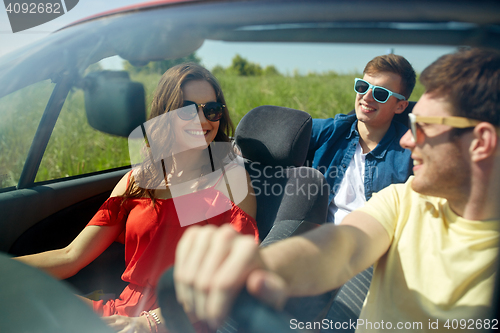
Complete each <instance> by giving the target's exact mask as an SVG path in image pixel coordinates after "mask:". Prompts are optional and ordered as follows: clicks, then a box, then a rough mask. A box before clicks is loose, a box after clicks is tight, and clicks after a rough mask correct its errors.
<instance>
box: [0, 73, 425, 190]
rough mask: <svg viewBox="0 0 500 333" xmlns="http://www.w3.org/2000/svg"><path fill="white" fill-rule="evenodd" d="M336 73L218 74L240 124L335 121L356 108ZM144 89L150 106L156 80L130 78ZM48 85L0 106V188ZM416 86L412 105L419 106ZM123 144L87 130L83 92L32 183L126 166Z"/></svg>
mask: <svg viewBox="0 0 500 333" xmlns="http://www.w3.org/2000/svg"><path fill="white" fill-rule="evenodd" d="M356 76H358V77H359V75H354V74H352V75H337V74H335V73H325V74H309V75H305V76H300V75H295V76H281V75H270V76H254V77H242V76H236V75H231V74H220V75H218V80H219V82H220V84H221V86H222V89H223V91H224V95H225V98H226V103H227V105H228V108H229V111H230V116H231V119H232V120H233V122H234V124H235V125H236V124H238V122H239V121H240V119H241V118H242V117H243V116H244V115H245V114H246V113H247V112H248V111H249V110H251V109H253V108H255V107H257V106H259V105H266V104H268V105H279V106H284V107H289V108H294V109H299V110H303V111H306V112H308V113H310V114H311V116H312V117H313V118H327V117H334V116H335V115H336V114H338V113H347V112H349V111H350V110H352V109H353V107H354V98H355V93H354V91H353V88H352V87H353V83H354V78H355V77H356ZM131 79H132V80H133V81H138V82H141V83H143V85H144V88H145V91H146V103H147V108H148V109H149V104H150V102H151V100H152V96H153V93H154V90H155V88H156V85H157V83H158V81H159V79H160V75H158V74H144V73H138V74H131ZM52 88H53V86H52V84H50V83H48V82H46V83H40V84H37V85H34V86H33V87H28V88H24V89H22V90H20V91H18V92H16V93H13V94H11V95H9V96H6V97H4V98H2V99H1V100H0V120H1V122H0V188H3V187H7V186H13V185H15V184H16V183H17V180H18V179H19V175H20V173H21V170H22V167H23V163H24V160H25V158H26V155H27V152H28V149H29V146H30V144H31V141H32V139H33V135H34V133H35V131H36V126H37V124H38V122H39V120H40V117H41V115H42V113H43V110H44V108H45V105H46V103H47V101H48V98H49V95H50V92H51V89H52ZM421 94H422V87H421V86H420V85H417V87H416V88H415V91H414V93H413V95H412V98H411V100H417V99H418V98H419V97H420V95H421ZM129 163H130V160H129V155H128V145H127V139H126V138H119V137H114V136H111V135H108V134H104V133H101V132H99V131H96V130H94V129H93V128H91V127H90V126H89V125H88V123H87V119H86V115H85V107H84V98H83V92H82V91H81V90H74V91H72V92H70V94H69V96H68V98H67V99H66V102H65V104H64V106H63V109H62V111H61V114H60V117H59V119H58V120H57V124H56V126H55V128H54V131H53V134H52V137H51V139H50V141H49V144H48V146H47V149H46V152H45V155H44V157H43V160H42V163H41V165H40V169H39V171H38V174H37V177H36V181H44V180H49V179H57V178H63V177H68V176H73V175H79V174H84V173H89V172H94V171H100V170H106V169H110V168H114V167H119V166H124V165H128V164H129Z"/></svg>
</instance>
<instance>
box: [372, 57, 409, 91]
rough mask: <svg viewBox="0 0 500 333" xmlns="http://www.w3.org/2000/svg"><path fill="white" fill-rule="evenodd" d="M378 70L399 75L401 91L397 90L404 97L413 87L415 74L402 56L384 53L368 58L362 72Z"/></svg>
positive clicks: (375, 71)
mask: <svg viewBox="0 0 500 333" xmlns="http://www.w3.org/2000/svg"><path fill="white" fill-rule="evenodd" d="M380 72H390V73H394V74H397V75H399V76H400V77H401V91H397V92H398V93H400V94H401V95H403V96H404V97H406V99H409V98H410V95H411V93H412V91H413V88H415V81H416V74H415V70H413V67H412V66H411V64H410V63H409V62H408V60H406V59H405V58H404V57H402V56H400V55H395V54H385V55H381V56H378V57H375V58H373V59H372V60H370V61H369V62H368V63H367V64H366V66H365V69H364V71H363V74H375V73H380Z"/></svg>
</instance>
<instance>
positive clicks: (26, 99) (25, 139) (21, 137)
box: [0, 80, 55, 189]
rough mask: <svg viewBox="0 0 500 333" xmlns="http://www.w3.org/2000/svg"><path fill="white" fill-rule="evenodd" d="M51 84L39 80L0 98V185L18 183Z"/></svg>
mask: <svg viewBox="0 0 500 333" xmlns="http://www.w3.org/2000/svg"><path fill="white" fill-rule="evenodd" d="M54 86H55V84H53V83H51V81H50V80H45V81H40V82H38V83H35V84H32V85H30V86H27V87H24V88H22V89H19V90H17V91H15V92H13V93H10V94H8V95H6V96H3V97H2V98H0V189H2V188H6V187H11V186H15V185H16V184H17V182H18V180H19V177H20V175H21V172H22V170H23V166H24V161H25V160H26V156H27V154H28V151H29V149H30V146H31V142H32V141H33V137H34V135H35V132H36V130H37V126H38V123H39V122H40V119H41V117H42V114H43V112H44V110H45V106H46V105H47V102H48V100H49V98H50V94H51V92H52V90H53V89H54Z"/></svg>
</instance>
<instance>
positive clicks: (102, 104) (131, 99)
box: [83, 71, 146, 137]
mask: <svg viewBox="0 0 500 333" xmlns="http://www.w3.org/2000/svg"><path fill="white" fill-rule="evenodd" d="M83 90H84V92H85V111H86V113H87V120H88V122H89V125H90V126H92V127H93V128H95V129H96V130H99V131H101V132H105V133H108V134H113V135H118V136H123V137H128V136H129V134H130V132H132V130H134V129H135V128H136V127H137V126H140V125H141V124H142V123H144V122H145V121H146V103H145V99H146V98H145V93H144V86H143V85H142V84H141V83H139V82H132V81H131V80H130V77H129V75H128V72H126V71H100V72H91V73H89V74H88V75H87V76H86V77H85V79H84V84H83Z"/></svg>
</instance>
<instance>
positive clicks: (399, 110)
mask: <svg viewBox="0 0 500 333" xmlns="http://www.w3.org/2000/svg"><path fill="white" fill-rule="evenodd" d="M409 103H410V102H408V101H398V103H397V104H396V111H395V112H394V113H395V114H400V113H403V111H404V110H405V109H406V107H407V106H408V104H409Z"/></svg>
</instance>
